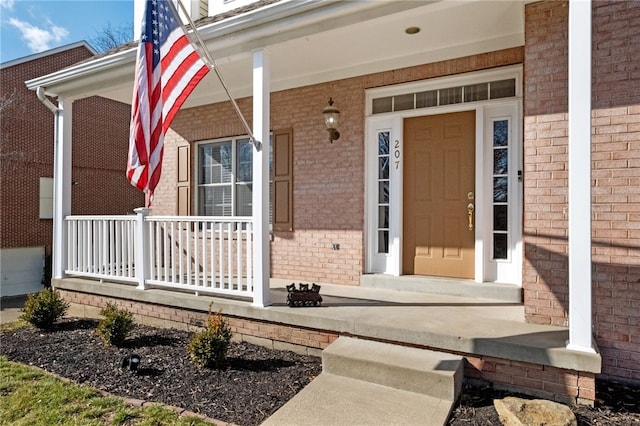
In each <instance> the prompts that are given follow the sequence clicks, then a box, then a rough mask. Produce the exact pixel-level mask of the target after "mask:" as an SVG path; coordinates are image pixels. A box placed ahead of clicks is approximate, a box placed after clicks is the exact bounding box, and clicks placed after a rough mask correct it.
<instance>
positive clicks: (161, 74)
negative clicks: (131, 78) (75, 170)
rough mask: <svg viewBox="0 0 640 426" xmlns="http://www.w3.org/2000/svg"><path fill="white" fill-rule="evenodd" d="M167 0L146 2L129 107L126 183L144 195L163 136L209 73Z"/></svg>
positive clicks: (151, 184) (153, 181)
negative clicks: (191, 94) (131, 100)
mask: <svg viewBox="0 0 640 426" xmlns="http://www.w3.org/2000/svg"><path fill="white" fill-rule="evenodd" d="M179 20H180V17H179V16H178V13H177V11H176V9H175V8H174V6H173V4H171V3H170V0H147V2H146V6H145V12H144V18H143V21H142V34H141V37H140V44H139V45H138V57H137V60H136V77H135V85H134V89H133V102H132V107H131V128H130V134H129V161H128V164H127V178H128V179H129V181H130V182H131V184H132V185H133V186H135V187H136V188H138V189H139V190H141V191H144V192H146V193H147V207H149V206H150V205H151V200H152V198H153V192H154V190H155V188H156V185H157V184H158V181H159V180H160V172H161V169H162V154H163V151H164V135H165V133H166V132H167V129H169V126H170V125H171V121H172V120H173V117H174V116H175V115H176V113H177V112H178V110H179V109H180V106H181V105H182V104H183V103H184V101H185V100H186V99H187V97H188V96H189V94H190V93H191V92H192V91H193V89H195V87H196V85H197V84H198V83H199V82H200V80H201V79H202V78H203V77H204V76H205V75H206V74H207V73H208V72H209V68H208V67H207V65H206V64H205V62H204V61H203V60H202V59H201V58H200V56H199V55H198V53H197V52H196V50H195V49H194V47H193V46H192V45H191V43H190V42H189V39H188V38H187V35H186V33H185V32H184V29H183V27H182V26H181V25H180V21H179Z"/></svg>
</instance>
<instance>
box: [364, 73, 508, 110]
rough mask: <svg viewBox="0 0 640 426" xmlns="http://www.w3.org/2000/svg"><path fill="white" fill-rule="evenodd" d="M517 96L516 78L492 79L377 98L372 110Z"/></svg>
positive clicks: (420, 106) (402, 108)
mask: <svg viewBox="0 0 640 426" xmlns="http://www.w3.org/2000/svg"><path fill="white" fill-rule="evenodd" d="M513 96H516V79H515V78H510V79H507V80H497V81H490V82H486V83H478V84H470V85H466V86H455V87H446V88H443V89H435V90H428V91H426V92H415V93H404V94H401V95H395V96H385V97H382V98H375V99H373V101H372V109H371V112H372V113H373V114H382V113H385V112H394V111H405V110H411V109H420V108H429V107H437V106H443V105H452V104H461V103H467V102H477V101H487V100H490V99H501V98H510V97H513Z"/></svg>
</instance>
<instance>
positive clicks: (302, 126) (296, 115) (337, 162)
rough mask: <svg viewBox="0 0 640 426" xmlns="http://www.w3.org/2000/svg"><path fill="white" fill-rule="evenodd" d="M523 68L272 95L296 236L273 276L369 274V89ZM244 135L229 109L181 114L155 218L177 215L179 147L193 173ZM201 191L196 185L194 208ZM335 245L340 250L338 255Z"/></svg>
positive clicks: (437, 68) (452, 64)
mask: <svg viewBox="0 0 640 426" xmlns="http://www.w3.org/2000/svg"><path fill="white" fill-rule="evenodd" d="M522 60H523V49H522V48H513V49H506V50H502V51H497V52H490V53H484V54H480V55H474V56H469V57H464V58H459V59H454V60H449V61H442V62H436V63H432V64H426V65H421V66H415V67H410V68H404V69H399V70H394V71H387V72H381V73H376V74H370V75H365V76H361V77H356V78H349V79H344V80H339V81H333V82H329V83H324V84H318V85H313V86H307V87H301V88H297V89H292V90H285V91H281V92H276V93H272V94H271V126H272V129H285V128H293V139H294V147H293V152H294V154H293V155H294V160H293V163H294V164H293V168H294V172H293V181H294V193H293V215H294V220H293V222H294V223H293V227H294V231H293V232H276V233H275V235H274V236H273V244H272V247H271V248H272V255H271V262H272V264H271V270H272V273H271V276H272V277H274V278H285V279H295V280H304V281H312V282H331V283H334V284H347V285H357V284H359V282H360V276H361V274H362V271H363V267H364V235H363V227H364V214H365V210H364V207H365V205H364V203H365V202H364V120H363V117H364V107H365V90H366V89H369V88H373V87H379V86H384V85H389V84H399V83H405V82H410V81H416V80H423V79H428V78H433V77H441V76H446V75H453V74H458V73H464V72H470V71H474V70H482V69H489V68H495V67H499V66H505V65H513V64H518V63H521V62H522ZM329 97H333V100H334V101H335V106H336V107H337V108H338V109H339V110H340V126H339V130H340V134H341V136H340V139H339V140H337V141H334V142H333V143H332V144H331V143H329V141H328V134H327V131H326V129H325V127H324V124H323V121H322V109H323V108H324V107H325V106H326V105H327V102H328V100H329ZM238 105H239V107H240V109H241V110H242V112H243V114H244V115H245V117H247V119H250V118H251V116H252V104H251V99H247V98H245V99H240V100H238ZM242 134H245V130H244V128H243V127H242V125H241V123H240V122H239V120H238V119H237V117H236V116H235V113H234V111H233V109H232V108H231V106H230V105H229V104H228V103H220V104H215V105H207V106H204V107H199V108H192V109H187V110H182V111H180V112H179V113H178V115H177V116H176V118H175V120H174V122H173V124H172V129H171V131H170V132H169V133H168V134H167V138H166V139H165V162H164V165H163V174H162V178H161V180H160V183H159V186H158V189H157V193H156V201H155V202H154V206H153V214H161V215H164V214H169V215H173V214H176V211H177V206H176V198H177V195H176V173H177V146H179V145H185V144H191V145H192V149H191V164H192V169H193V168H194V167H196V165H197V158H196V149H195V148H194V146H195V145H194V142H197V141H200V140H207V139H214V138H221V137H228V136H236V135H242ZM192 180H193V176H192ZM196 190H197V189H196V187H195V186H194V184H193V181H192V200H195V193H194V191H196ZM194 211H195V210H194ZM332 243H337V244H339V245H340V249H339V250H333V249H332Z"/></svg>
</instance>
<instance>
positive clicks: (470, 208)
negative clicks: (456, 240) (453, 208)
mask: <svg viewBox="0 0 640 426" xmlns="http://www.w3.org/2000/svg"><path fill="white" fill-rule="evenodd" d="M474 210H475V206H474V205H473V203H469V204H467V214H468V216H469V231H473V211H474Z"/></svg>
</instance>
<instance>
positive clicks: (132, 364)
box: [122, 354, 142, 371]
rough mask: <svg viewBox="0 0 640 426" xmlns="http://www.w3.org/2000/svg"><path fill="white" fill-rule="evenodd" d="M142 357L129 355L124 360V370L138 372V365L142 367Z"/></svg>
mask: <svg viewBox="0 0 640 426" xmlns="http://www.w3.org/2000/svg"><path fill="white" fill-rule="evenodd" d="M141 358H142V357H141V356H140V355H136V354H131V355H127V356H125V357H124V358H123V359H122V368H124V369H127V370H129V371H136V370H137V369H138V365H140V359H141Z"/></svg>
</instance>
